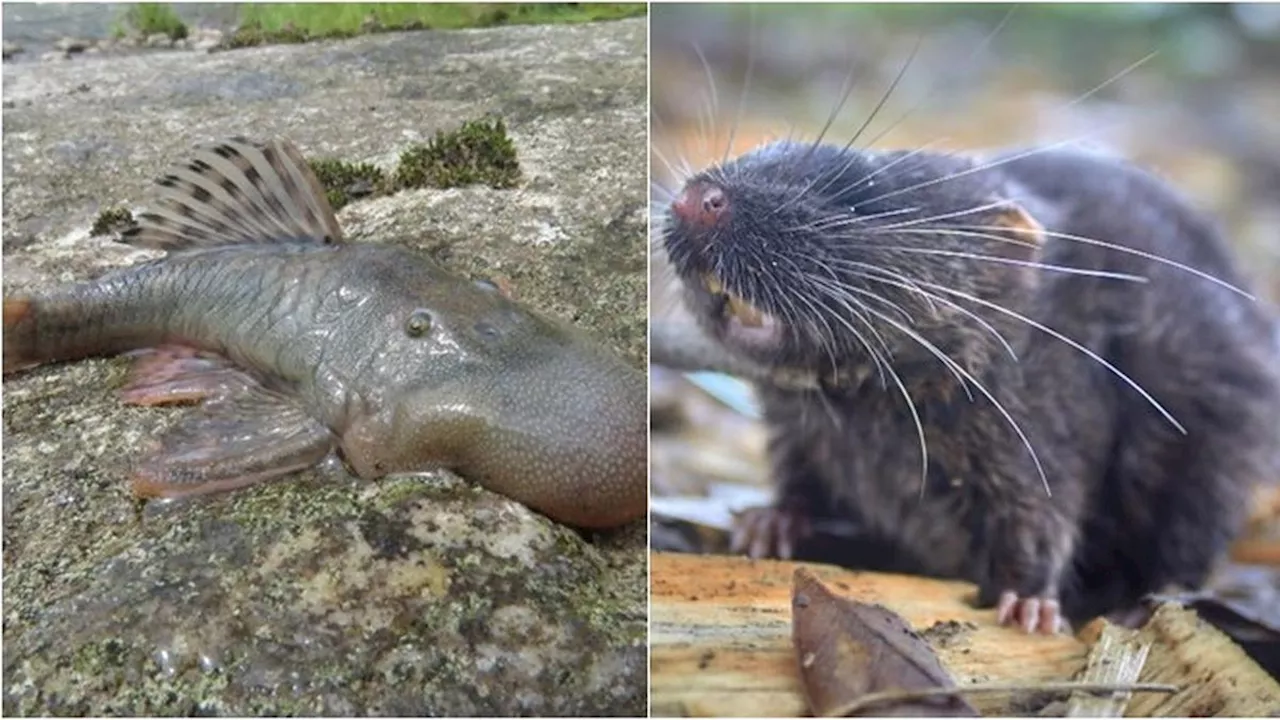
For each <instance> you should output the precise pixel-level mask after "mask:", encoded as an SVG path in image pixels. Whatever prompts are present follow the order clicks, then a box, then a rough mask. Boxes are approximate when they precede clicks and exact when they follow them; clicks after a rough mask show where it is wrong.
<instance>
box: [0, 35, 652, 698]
mask: <svg viewBox="0 0 1280 720" xmlns="http://www.w3.org/2000/svg"><path fill="white" fill-rule="evenodd" d="M645 46H646V33H645V23H644V21H643V20H634V21H624V22H618V23H601V24H593V25H581V26H559V27H555V26H552V27H508V28H499V29H491V30H480V31H466V32H419V33H397V34H389V35H375V36H368V37H361V38H355V39H351V40H346V41H341V42H331V43H318V44H307V45H289V46H275V47H262V48H251V49H245V50H238V51H234V52H226V53H218V54H213V55H210V54H198V53H182V54H155V53H153V54H147V55H139V56H123V57H120V56H114V55H110V56H104V57H101V58H100V59H98V60H96V61H94V62H92V63H83V64H76V65H59V64H35V63H30V64H23V63H13V64H6V65H5V66H4V67H3V73H4V81H5V82H4V102H5V103H12V105H9V106H8V109H6V111H5V117H4V121H5V132H4V135H3V140H2V142H3V158H4V170H5V188H4V191H5V203H4V256H5V257H4V260H5V278H4V282H5V293H6V295H10V294H13V293H21V292H24V291H29V290H32V289H36V288H41V287H48V286H50V285H52V284H55V283H63V282H69V281H74V280H78V279H84V278H88V277H92V276H94V275H96V274H98V273H100V272H102V271H105V270H107V269H110V268H113V267H119V266H122V265H128V264H132V263H135V262H138V261H139V260H141V259H143V258H146V257H151V256H153V253H151V252H150V251H140V250H135V249H132V248H129V247H126V246H123V245H119V244H115V243H112V242H111V241H110V239H109V238H106V237H93V238H91V237H89V231H88V227H89V225H90V224H91V223H92V222H93V220H94V218H95V216H96V214H97V213H98V212H99V211H100V210H102V209H105V208H108V207H113V206H116V205H121V204H123V205H125V206H129V207H134V208H137V207H138V206H139V205H142V204H144V199H145V198H146V195H145V193H144V190H145V189H146V188H147V187H148V186H149V185H150V184H151V182H152V179H153V178H154V177H156V176H157V175H158V174H159V173H161V172H162V171H163V170H164V169H165V168H166V167H167V166H168V165H170V164H171V163H174V162H177V161H179V160H182V159H184V158H185V157H186V156H187V153H188V152H189V149H190V147H191V146H192V145H193V144H195V143H197V142H204V141H209V140H212V139H215V138H221V137H227V136H231V135H237V134H246V135H251V136H257V137H261V136H269V135H275V134H282V135H286V136H289V137H290V138H292V139H293V140H294V141H295V142H296V143H297V144H298V145H299V146H300V147H301V148H302V149H303V151H304V153H306V154H308V155H311V156H327V157H339V158H342V159H346V160H352V161H366V160H367V161H370V162H380V163H383V164H388V165H389V164H390V163H393V162H394V160H395V158H396V157H397V156H398V153H399V152H401V151H402V150H404V149H405V148H406V147H407V146H408V145H409V143H410V138H426V137H431V136H432V135H433V134H434V133H435V132H436V131H437V130H440V129H449V128H453V127H456V126H457V125H458V124H459V123H460V122H461V121H463V120H466V119H471V118H476V117H479V116H481V115H483V114H484V113H486V112H495V113H498V114H500V115H503V116H504V117H506V118H507V119H508V122H509V129H510V133H511V136H512V139H513V141H514V143H515V146H516V149H517V152H518V155H519V159H520V162H521V166H522V169H523V172H524V180H523V181H522V183H521V186H520V187H518V188H516V189H513V190H501V191H500V190H491V189H488V188H482V187H475V188H459V189H452V190H445V191H441V190H428V189H424V190H415V191H407V192H401V193H398V194H396V195H392V196H389V197H380V198H376V199H364V200H358V201H355V202H353V203H352V204H350V205H348V206H346V207H345V208H344V209H343V210H342V211H341V212H340V213H339V219H340V220H341V222H342V223H343V226H344V229H345V230H346V232H347V234H348V236H349V237H350V238H351V240H352V241H353V242H384V243H391V242H395V243H403V244H405V245H408V246H411V247H415V248H418V249H420V250H421V251H422V252H424V253H429V254H430V255H432V256H433V257H435V258H436V259H437V260H439V261H441V262H443V263H445V264H446V265H447V266H449V267H451V268H453V269H454V270H455V271H457V272H459V273H463V274H469V275H474V276H481V275H488V276H493V275H500V276H504V277H506V278H507V279H509V280H511V281H512V283H513V284H514V285H515V287H516V291H517V292H518V294H519V295H520V297H521V299H522V300H523V301H525V302H527V303H529V304H530V305H532V306H534V307H537V308H539V309H541V310H543V311H544V312H547V313H549V314H551V315H556V316H559V317H562V318H565V319H570V320H575V321H576V323H577V324H579V325H581V326H584V327H586V328H588V329H589V330H592V331H594V332H595V333H596V334H597V335H599V336H600V337H601V338H602V339H604V340H605V341H606V342H607V343H608V344H609V345H611V346H612V347H613V348H615V349H616V350H617V351H619V352H620V353H622V354H624V355H625V356H626V357H627V358H628V359H629V360H630V361H631V362H633V363H634V364H635V366H636V367H637V368H640V367H643V359H644V338H645V314H646V312H645V297H646V272H645V268H646V260H645V258H646V249H647V237H646V230H645V208H646V206H647V179H646V171H647V148H646V131H645V129H646V118H647V115H646V86H645V75H646V72H645V68H646V63H645V58H644V51H645ZM81 84H88V85H89V86H90V87H91V88H92V90H93V91H92V92H89V93H85V92H72V91H73V90H74V89H75V88H77V87H78V86H80V85H81ZM406 84H412V85H413V86H415V87H420V88H422V89H423V91H424V92H423V93H422V95H421V97H416V98H401V99H397V100H396V101H395V102H387V98H388V97H390V96H391V94H392V92H393V91H395V90H396V89H398V88H400V87H402V86H404V85H406ZM127 366H128V361H127V360H126V359H123V358H116V359H103V360H89V361H84V362H78V363H69V364H65V365H59V366H52V367H46V368H41V369H37V370H35V371H32V372H29V373H25V374H23V375H21V376H19V377H16V378H13V379H6V381H5V383H4V448H3V453H4V455H3V457H4V477H3V483H2V484H0V492H3V509H4V541H5V555H4V563H5V565H4V577H5V587H4V601H5V602H4V610H5V620H4V636H3V643H4V657H3V663H4V665H3V674H4V677H3V679H4V683H3V684H4V696H3V712H4V714H6V715H20V714H22V715H31V714H80V715H119V714H133V715H138V714H146V715H172V714H220V715H242V716H247V715H254V716H259V715H281V714H290V715H298V714H305V715H371V714H384V715H385V714H395V715H401V716H419V715H428V714H430V715H446V714H455V715H456V714H469V715H477V714H478V715H513V714H521V715H564V714H570V715H574V714H578V715H580V714H593V715H599V714H609V715H613V714H630V715H642V714H644V712H645V708H646V695H647V687H646V682H647V680H646V678H647V668H646V651H645V639H646V605H647V602H646V598H647V582H646V577H645V555H646V548H645V527H644V523H643V522H642V521H641V522H637V523H634V524H632V525H631V526H629V527H627V528H623V529H620V530H618V531H613V532H609V533H593V534H588V535H584V534H580V533H578V532H576V531H573V530H570V529H568V528H565V527H562V526H559V525H556V524H555V523H552V522H550V521H549V520H547V519H545V518H544V517H542V516H540V515H538V514H536V513H534V512H532V511H530V510H529V509H527V508H525V507H524V506H522V505H519V504H517V503H515V502H513V501H510V500H508V499H506V498H504V497H502V496H498V495H495V494H492V493H489V492H487V491H484V490H481V489H479V488H477V487H476V486H474V485H472V484H470V483H468V482H466V481H464V480H462V479H459V478H458V477H456V476H454V475H451V474H449V473H444V472H437V473H431V474H428V475H425V476H419V477H408V478H392V479H386V480H383V481H378V482H364V481H359V480H356V479H353V478H351V477H350V476H349V475H348V474H347V473H346V472H345V471H344V470H343V469H342V468H341V467H337V468H333V467H328V468H321V469H317V470H315V471H310V472H307V473H303V474H301V475H300V476H297V477H294V478H289V479H284V480H280V481H277V482H274V483H269V484H266V485H261V486H257V487H252V488H248V489H245V490H242V491H237V492H234V493H230V494H226V495H222V496H215V497H210V498H202V499H197V500H194V501H188V502H181V503H174V504H171V505H156V504H151V505H148V506H146V507H145V508H144V509H142V510H141V511H138V510H137V509H136V508H135V506H134V504H133V502H132V501H131V499H130V497H129V494H128V485H127V479H128V469H129V467H130V466H131V465H132V463H133V462H135V461H136V459H137V458H138V457H139V455H140V454H141V453H143V452H145V450H146V448H147V446H148V442H149V441H150V440H151V439H152V438H154V437H155V436H156V435H157V433H159V432H161V431H163V429H164V428H165V427H168V426H169V425H171V424H172V423H174V422H175V421H177V420H178V419H179V418H180V417H182V416H183V415H184V414H185V412H187V411H186V410H183V409H176V408H175V409H161V408H137V407H127V406H124V405H121V404H120V403H119V402H118V401H117V400H116V397H115V392H116V390H115V389H116V388H118V387H119V386H120V384H121V383H122V382H123V380H124V376H125V373H126V372H127Z"/></svg>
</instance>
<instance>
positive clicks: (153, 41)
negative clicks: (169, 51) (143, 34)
mask: <svg viewBox="0 0 1280 720" xmlns="http://www.w3.org/2000/svg"><path fill="white" fill-rule="evenodd" d="M146 45H147V47H149V48H168V47H173V38H171V37H169V36H168V35H166V34H165V33H151V34H150V35H148V36H147V40H146Z"/></svg>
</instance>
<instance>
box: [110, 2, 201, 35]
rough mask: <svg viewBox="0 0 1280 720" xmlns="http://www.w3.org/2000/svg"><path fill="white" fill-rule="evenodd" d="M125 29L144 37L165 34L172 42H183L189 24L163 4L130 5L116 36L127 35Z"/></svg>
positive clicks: (116, 29)
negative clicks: (132, 30) (130, 29)
mask: <svg viewBox="0 0 1280 720" xmlns="http://www.w3.org/2000/svg"><path fill="white" fill-rule="evenodd" d="M125 27H130V28H133V29H134V30H135V31H136V32H138V33H141V34H143V35H155V34H156V33H164V34H165V35H168V36H169V38H170V39H172V40H181V39H183V38H185V37H186V36H187V24H186V23H184V22H182V20H181V18H179V17H178V14H177V13H175V12H174V11H173V8H171V7H169V6H168V5H165V4H163V3H138V4H137V5H130V6H129V9H128V10H126V11H125V13H124V17H123V18H121V21H120V23H119V24H117V25H116V28H115V32H114V34H115V35H116V36H123V35H125V34H127V33H126V32H125V30H124V28H125Z"/></svg>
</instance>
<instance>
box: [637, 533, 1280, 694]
mask: <svg viewBox="0 0 1280 720" xmlns="http://www.w3.org/2000/svg"><path fill="white" fill-rule="evenodd" d="M797 565H798V564H797V563H790V562H777V561H753V560H747V559H745V558H739V557H729V556H708V555H679V554H671V553H653V554H652V556H651V562H650V578H651V579H650V586H651V600H650V647H651V653H650V668H651V675H650V697H651V711H652V713H653V715H654V716H655V717H658V716H661V717H672V716H704V717H707V716H739V717H770V716H772V717H796V716H799V715H803V714H805V713H806V708H805V702H804V697H803V694H802V690H801V687H800V684H799V683H800V680H799V674H798V668H797V660H796V657H795V652H794V649H793V646H792V640H791V610H790V603H791V583H792V575H793V573H794V570H795V568H796V567H797ZM805 566H806V567H809V568H810V569H811V570H813V572H814V573H815V574H816V575H817V576H818V577H819V578H820V579H821V580H822V581H823V582H824V583H826V584H827V585H828V586H830V587H831V588H832V590H833V591H836V592H839V593H842V594H844V595H846V596H848V597H852V598H856V599H858V600H861V601H864V602H873V603H880V604H882V605H884V606H886V607H888V608H889V609H891V610H893V611H894V612H896V613H898V614H900V615H902V616H903V618H905V619H906V620H907V622H909V623H910V624H911V626H912V627H913V628H914V629H915V630H916V631H917V632H920V633H921V634H923V635H924V636H925V638H926V639H928V640H929V642H930V644H931V645H932V646H933V647H934V649H935V650H936V652H937V653H938V656H939V657H940V659H941V660H942V663H943V665H944V666H945V667H946V668H947V670H948V672H950V673H951V675H952V677H954V678H955V680H956V682H957V684H960V685H965V684H972V683H995V682H999V683H1013V682H1016V683H1026V684H1033V683H1035V682H1037V681H1040V682H1062V681H1066V680H1072V679H1075V678H1077V677H1078V675H1079V674H1080V673H1081V671H1082V670H1083V668H1084V666H1085V661H1086V657H1087V655H1088V653H1089V648H1090V645H1089V644H1088V643H1090V642H1092V640H1093V639H1094V638H1096V637H1097V632H1098V629H1097V627H1095V626H1090V627H1086V628H1085V629H1084V631H1082V633H1081V634H1080V637H1071V636H1065V635H1064V636H1057V637H1045V636H1038V635H1031V636H1028V635H1025V634H1023V633H1021V632H1020V631H1018V630H1015V629H1012V628H1006V627H1000V626H997V625H996V624H995V622H994V612H993V611H992V610H980V609H976V608H974V607H973V606H972V604H971V600H972V598H973V596H974V593H975V589H974V586H973V585H971V584H969V583H962V582H947V581H940V580H932V579H928V578H920V577H912V576H902V575H888V574H878V573H864V572H853V571H849V570H843V569H840V568H835V567H830V566H823V565H811V564H805ZM1168 609H1169V610H1173V608H1168ZM1164 610H1165V609H1164V608H1162V611H1161V612H1164ZM1181 612H1182V611H1179V613H1181ZM1183 614H1185V615H1190V616H1191V617H1193V618H1194V617H1195V616H1194V613H1183ZM1158 615H1159V613H1158ZM1167 615H1168V614H1167V613H1166V616H1167ZM1172 619H1173V618H1172V617H1171V616H1167V617H1166V618H1165V619H1164V620H1162V621H1161V624H1160V625H1159V626H1158V629H1159V631H1158V632H1153V633H1152V636H1151V639H1152V642H1153V646H1152V650H1151V654H1150V656H1149V660H1148V666H1149V667H1150V668H1151V669H1152V672H1151V673H1148V672H1147V671H1146V669H1144V672H1143V677H1142V679H1143V680H1144V681H1153V682H1169V683H1174V684H1181V683H1180V681H1183V682H1185V683H1186V684H1187V685H1188V686H1189V687H1188V689H1187V690H1184V691H1183V692H1180V693H1178V694H1177V695H1176V696H1173V697H1171V698H1170V697H1161V698H1152V697H1147V698H1145V699H1144V698H1140V697H1139V696H1137V695H1135V696H1134V698H1133V700H1132V701H1131V703H1130V706H1129V710H1130V712H1133V711H1134V708H1136V707H1140V708H1141V709H1142V713H1141V714H1143V715H1148V716H1149V715H1154V714H1170V713H1173V714H1177V713H1178V712H1182V713H1185V712H1186V711H1187V708H1194V709H1196V710H1199V711H1201V712H1200V713H1198V714H1204V715H1222V716H1253V717H1257V716H1260V715H1267V714H1270V713H1271V712H1280V686H1277V685H1276V683H1275V681H1273V680H1271V678H1270V677H1268V676H1267V675H1266V674H1265V673H1264V672H1263V671H1262V670H1261V669H1260V668H1258V667H1257V665H1256V664H1254V663H1253V662H1252V661H1251V660H1249V659H1248V657H1247V656H1245V655H1244V654H1243V652H1240V651H1239V648H1238V647H1236V646H1235V645H1234V644H1232V643H1231V642H1230V641H1229V640H1226V638H1225V637H1224V636H1222V635H1221V633H1218V632H1217V630H1215V629H1214V628H1212V627H1210V626H1208V625H1207V624H1205V623H1199V624H1198V626H1196V627H1195V630H1194V633H1190V632H1189V631H1187V630H1186V629H1185V626H1184V624H1182V623H1173V625H1172V626H1173V627H1176V628H1177V629H1172V630H1171V629H1168V628H1169V627H1171V626H1170V622H1171V621H1172ZM1193 646H1194V647H1197V648H1198V649H1197V650H1196V651H1195V652H1186V648H1189V647H1193ZM1202 653H1204V654H1203V660H1201V659H1199V658H1200V657H1201V654H1202ZM1151 675H1154V676H1151ZM1227 688H1234V689H1235V690H1233V691H1230V692H1228V691H1226V689H1227ZM1032 700H1034V698H1033V697H1031V696H1028V695H1027V694H1012V695H998V694H997V695H987V694H983V695H973V696H971V698H970V701H971V702H972V703H973V704H974V706H976V707H977V708H978V710H979V711H980V712H982V713H983V714H984V715H993V714H994V715H1018V714H1027V713H1028V712H1031V711H1034V710H1035V709H1036V708H1037V707H1038V705H1034V704H1032V705H1028V702H1029V701H1032ZM1140 700H1142V702H1140ZM1040 704H1043V703H1042V702H1041V703H1040Z"/></svg>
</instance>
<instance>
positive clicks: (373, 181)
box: [307, 158, 387, 212]
mask: <svg viewBox="0 0 1280 720" xmlns="http://www.w3.org/2000/svg"><path fill="white" fill-rule="evenodd" d="M307 162H308V163H309V164H310V165H311V169H312V170H313V171H314V172H315V174H316V178H317V179H318V180H319V181H320V184H321V185H322V186H324V193H325V197H327V198H328V199H329V205H330V206H332V207H333V209H334V211H335V212H336V211H338V210H339V209H341V208H342V207H343V206H345V205H346V204H348V203H350V202H351V201H352V200H358V199H360V198H362V197H365V196H368V195H375V194H382V193H384V192H385V191H386V184H387V178H386V175H385V174H384V173H383V172H382V171H381V170H379V169H378V168H377V167H375V166H373V165H371V164H369V163H359V164H357V163H349V162H345V161H343V160H335V159H332V158H318V159H314V160H308V161H307Z"/></svg>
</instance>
